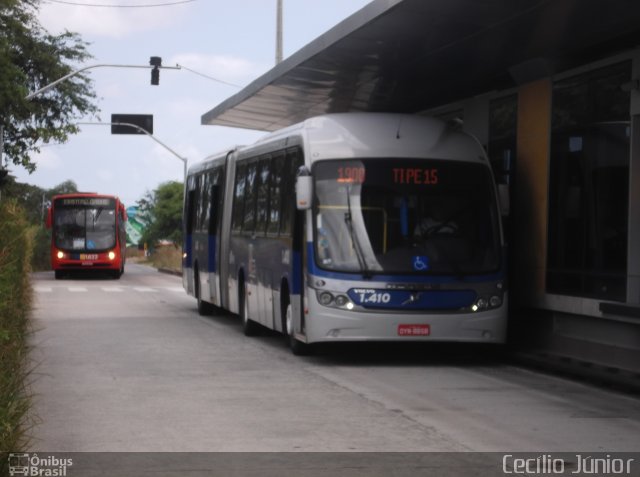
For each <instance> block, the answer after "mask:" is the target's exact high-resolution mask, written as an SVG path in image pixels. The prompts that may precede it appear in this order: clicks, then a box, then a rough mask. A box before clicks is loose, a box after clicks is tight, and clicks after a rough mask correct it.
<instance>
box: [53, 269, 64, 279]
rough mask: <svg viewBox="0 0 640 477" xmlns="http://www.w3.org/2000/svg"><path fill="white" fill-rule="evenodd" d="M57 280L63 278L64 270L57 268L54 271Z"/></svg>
mask: <svg viewBox="0 0 640 477" xmlns="http://www.w3.org/2000/svg"><path fill="white" fill-rule="evenodd" d="M53 273H54V275H55V277H56V280H61V279H62V270H56V271H55V272H53Z"/></svg>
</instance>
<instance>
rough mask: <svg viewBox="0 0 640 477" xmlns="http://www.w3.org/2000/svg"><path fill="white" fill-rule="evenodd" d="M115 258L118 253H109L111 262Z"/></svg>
mask: <svg viewBox="0 0 640 477" xmlns="http://www.w3.org/2000/svg"><path fill="white" fill-rule="evenodd" d="M114 258H116V253H115V252H113V251H112V252H109V260H113V259H114Z"/></svg>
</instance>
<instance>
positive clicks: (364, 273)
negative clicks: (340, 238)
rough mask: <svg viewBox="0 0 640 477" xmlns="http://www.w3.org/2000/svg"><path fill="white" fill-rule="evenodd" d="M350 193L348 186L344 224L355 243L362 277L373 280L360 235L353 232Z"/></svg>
mask: <svg viewBox="0 0 640 477" xmlns="http://www.w3.org/2000/svg"><path fill="white" fill-rule="evenodd" d="M350 196H351V194H350V191H349V187H348V186H347V212H345V213H344V223H345V224H347V229H348V230H349V236H350V237H351V242H352V243H353V249H354V250H355V252H356V258H357V259H358V265H360V269H361V270H362V276H363V277H364V278H371V277H372V276H373V274H372V273H371V272H370V271H369V269H368V267H367V261H366V260H365V258H364V253H363V252H362V248H361V247H360V242H359V241H358V234H356V233H355V232H354V230H353V220H352V218H351V217H352V214H351V199H350Z"/></svg>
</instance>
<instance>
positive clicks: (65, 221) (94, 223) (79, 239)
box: [53, 197, 116, 252]
mask: <svg viewBox="0 0 640 477" xmlns="http://www.w3.org/2000/svg"><path fill="white" fill-rule="evenodd" d="M53 210H54V216H53V224H54V226H53V238H54V243H55V246H56V247H58V248H59V249H61V250H67V251H78V252H80V251H89V250H91V251H101V250H107V249H110V248H113V247H115V246H116V203H115V200H114V199H111V198H100V197H92V198H64V199H60V200H57V201H56V202H55V204H54V209H53Z"/></svg>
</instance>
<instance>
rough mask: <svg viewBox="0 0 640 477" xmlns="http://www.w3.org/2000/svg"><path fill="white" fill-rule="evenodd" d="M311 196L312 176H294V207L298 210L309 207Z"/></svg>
mask: <svg viewBox="0 0 640 477" xmlns="http://www.w3.org/2000/svg"><path fill="white" fill-rule="evenodd" d="M312 197H313V177H311V176H309V175H303V176H298V177H297V178H296V207H297V208H298V210H308V209H310V208H311V199H312Z"/></svg>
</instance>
